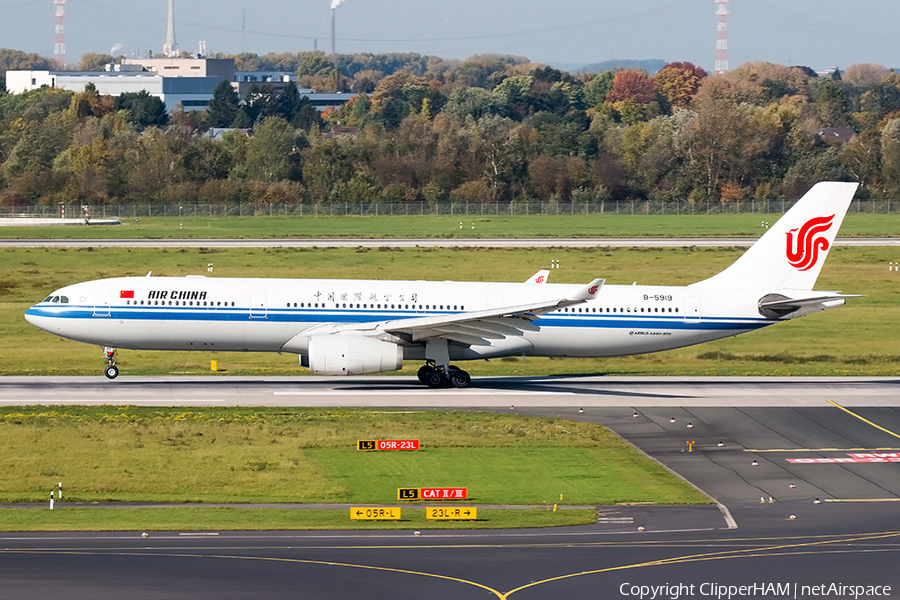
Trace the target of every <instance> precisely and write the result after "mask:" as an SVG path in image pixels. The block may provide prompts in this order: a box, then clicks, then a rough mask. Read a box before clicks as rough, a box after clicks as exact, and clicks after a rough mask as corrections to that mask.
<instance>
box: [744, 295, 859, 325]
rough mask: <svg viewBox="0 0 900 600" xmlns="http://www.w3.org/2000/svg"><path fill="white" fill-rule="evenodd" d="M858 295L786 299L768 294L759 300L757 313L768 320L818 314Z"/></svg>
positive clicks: (841, 304) (785, 297)
mask: <svg viewBox="0 0 900 600" xmlns="http://www.w3.org/2000/svg"><path fill="white" fill-rule="evenodd" d="M859 297H860V296H859V294H827V295H820V296H812V297H809V298H788V297H787V296H783V295H781V294H768V295H766V296H763V297H762V298H760V300H759V312H760V314H761V315H763V316H764V317H766V318H768V319H782V318H785V317H787V316H790V317H791V318H794V317H799V316H802V315H808V314H810V313H814V312H819V311H821V310H825V309H826V308H834V307H836V306H843V305H844V303H845V301H846V298H859Z"/></svg>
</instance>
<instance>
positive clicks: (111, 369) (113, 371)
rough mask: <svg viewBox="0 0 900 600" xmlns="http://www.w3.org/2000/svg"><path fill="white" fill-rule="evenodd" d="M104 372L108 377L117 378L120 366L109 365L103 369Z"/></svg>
mask: <svg viewBox="0 0 900 600" xmlns="http://www.w3.org/2000/svg"><path fill="white" fill-rule="evenodd" d="M103 374H104V375H106V378H107V379H115V378H116V377H118V376H119V367H117V366H116V365H109V366H108V367H106V369H104V370H103Z"/></svg>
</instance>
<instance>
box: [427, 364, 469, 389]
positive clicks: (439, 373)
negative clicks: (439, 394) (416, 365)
mask: <svg viewBox="0 0 900 600" xmlns="http://www.w3.org/2000/svg"><path fill="white" fill-rule="evenodd" d="M416 376H417V377H418V378H419V381H421V382H422V383H424V384H425V385H427V386H428V387H430V388H432V389H433V388H439V387H445V386H448V385H449V386H452V387H455V388H464V387H469V383H471V381H472V377H471V376H470V375H469V374H468V373H466V372H465V371H463V370H462V369H460V368H459V367H456V366H453V365H448V366H447V367H446V369H443V368H440V367H436V366H435V364H434V362H433V361H430V360H429V361H427V362H426V363H425V365H423V366H422V367H421V368H420V369H419V371H418V373H417V374H416Z"/></svg>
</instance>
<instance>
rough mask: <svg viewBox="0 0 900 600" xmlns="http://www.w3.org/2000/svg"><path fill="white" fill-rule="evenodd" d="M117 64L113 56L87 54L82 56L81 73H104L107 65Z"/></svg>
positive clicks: (79, 64) (94, 53)
mask: <svg viewBox="0 0 900 600" xmlns="http://www.w3.org/2000/svg"><path fill="white" fill-rule="evenodd" d="M112 62H115V58H113V56H112V55H111V54H97V53H96V52H86V53H84V54H82V55H81V61H80V62H79V63H78V70H79V71H103V70H104V69H105V68H106V65H108V64H110V63H112Z"/></svg>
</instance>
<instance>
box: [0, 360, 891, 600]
mask: <svg viewBox="0 0 900 600" xmlns="http://www.w3.org/2000/svg"><path fill="white" fill-rule="evenodd" d="M898 384H900V380H897V379H893V378H790V377H785V378H752V379H751V378H727V377H716V378H695V377H691V378H687V377H656V378H630V377H536V378H526V377H509V378H476V379H475V381H474V387H473V388H470V389H466V390H455V389H451V390H428V389H426V388H423V387H421V386H420V385H419V384H418V383H416V382H415V381H414V379H413V378H404V377H366V378H357V379H336V378H318V377H296V378H289V377H278V378H237V377H235V378H232V377H215V376H209V377H200V378H197V377H128V376H127V374H125V375H122V376H121V377H120V378H119V379H118V380H116V381H113V382H110V381H106V380H105V379H103V378H102V377H81V378H78V377H47V378H45V377H34V378H28V377H3V378H0V404H6V405H15V404H34V403H39V402H40V403H48V404H52V403H55V404H67V403H68V404H71V403H78V404H144V405H155V406H167V405H173V404H178V405H194V406H210V405H215V406H225V405H235V404H239V405H242V406H254V405H276V406H342V407H368V408H371V409H372V410H382V409H391V408H397V407H399V408H409V409H418V408H444V409H460V410H491V411H496V412H503V413H508V412H515V413H519V414H528V415H541V416H550V417H556V416H559V417H561V418H568V419H579V420H586V421H591V422H597V423H602V424H603V425H606V426H607V427H610V428H611V429H612V430H613V431H615V432H616V433H617V434H619V435H620V436H622V437H624V438H625V439H627V440H629V441H630V442H632V443H634V444H635V445H636V446H637V447H638V448H639V449H640V450H641V451H643V452H645V453H647V454H649V455H650V456H652V457H654V458H655V459H657V460H659V461H660V462H661V463H663V464H664V465H666V466H667V467H668V468H670V469H672V470H673V471H674V472H676V473H677V474H679V475H680V476H682V477H683V478H685V479H687V480H688V481H690V482H691V483H692V484H694V485H696V486H698V487H700V488H701V489H702V490H704V491H705V492H706V493H707V494H709V495H710V496H711V497H713V498H715V499H716V500H717V501H718V502H720V503H722V504H723V505H725V506H727V510H726V511H724V512H723V511H720V510H719V509H718V508H717V507H716V506H714V505H709V506H699V507H655V506H615V507H600V508H599V510H598V517H599V521H601V522H598V523H597V524H595V525H591V526H585V527H576V528H564V529H552V530H523V531H498V532H490V531H478V532H475V531H455V532H452V531H444V532H433V531H424V532H422V535H420V536H416V535H414V534H413V532H410V531H401V532H369V533H358V532H333V533H324V532H251V533H240V532H236V533H235V532H208V533H205V534H203V535H196V534H194V533H191V532H168V533H160V532H152V531H151V532H149V533H150V535H149V537H148V538H140V537H139V536H138V534H137V533H112V534H15V533H6V534H0V597H4V598H5V597H10V598H46V597H48V596H51V597H52V596H65V597H67V598H122V597H133V598H151V597H152V598H207V597H208V598H246V597H249V596H252V597H254V598H270V597H271V598H276V597H278V598H283V597H290V598H326V599H327V598H349V597H360V598H365V597H371V598H391V599H396V598H429V599H435V600H441V599H444V598H446V599H450V598H514V599H519V598H522V599H531V598H554V599H558V598H625V597H635V598H637V597H639V596H638V594H639V592H640V591H641V588H640V586H652V585H664V584H669V585H673V584H684V585H685V586H691V585H693V586H694V588H692V589H691V588H689V587H688V588H686V589H683V590H682V591H681V592H680V597H682V598H716V597H717V595H716V594H717V593H720V592H721V590H722V589H725V592H724V593H726V594H727V593H729V592H730V591H732V590H729V589H728V588H727V587H725V588H717V587H709V586H710V585H712V586H738V585H754V584H759V585H764V584H779V585H786V586H788V588H785V589H786V592H785V594H782V595H778V594H775V593H774V592H773V593H771V594H768V595H767V596H766V597H769V598H772V597H785V598H786V597H791V598H812V597H818V596H824V594H819V595H818V596H816V595H815V594H812V593H811V592H809V590H807V592H808V593H807V594H806V595H804V593H803V592H804V590H803V587H802V586H804V585H806V586H812V585H826V586H827V585H831V584H835V585H853V586H859V585H861V586H885V585H890V586H893V591H891V592H889V594H890V595H891V596H894V597H896V596H897V595H898V594H900V572H898V569H896V564H897V560H898V558H900V519H898V518H897V514H898V511H900V502H898V501H900V465H898V463H897V462H890V461H891V460H892V457H894V456H896V457H897V460H900V396H898V394H897V391H898ZM635 415H637V416H635ZM673 419H674V420H673ZM688 441H691V442H693V443H692V444H690V448H689V447H688V444H686V442H688ZM720 443H721V445H720ZM798 459H800V460H798ZM873 461H874V462H873ZM754 462H755V463H756V464H754ZM770 497H771V501H770V500H769V498H770ZM761 499H762V502H760V500H761ZM816 499H818V500H819V502H818V503H816V502H814V501H815V500H816ZM792 515H793V516H794V517H795V518H793V519H792V518H791V516H792ZM735 525H736V526H737V528H736V529H734V528H731V529H730V528H729V527H733V526H735ZM638 526H643V527H644V531H643V532H639V531H638ZM182 534H190V535H182ZM623 584H628V585H626V586H625V587H624V588H623V587H622V586H623ZM704 584H706V585H707V587H706V588H701V587H700V586H701V585H704ZM632 586H638V587H632ZM795 586H796V587H795ZM717 590H718V591H717ZM733 591H734V593H733V594H732V595H731V598H745V597H760V596H761V594H760V593H759V592H757V593H756V594H755V596H753V595H751V594H750V593H749V592H748V591H747V590H744V592H743V593H738V592H739V590H733ZM782 591H784V590H782ZM881 591H882V592H884V590H883V589H882V590H881ZM670 593H671V590H670ZM873 593H875V592H872V591H871V590H870V593H869V595H860V596H859V597H863V598H875V597H884V596H883V595H882V596H876V595H873ZM853 595H854V594H853V593H849V592H847V591H846V590H845V591H844V593H842V594H832V595H830V596H829V597H834V598H848V597H853ZM646 597H647V598H649V596H646ZM657 597H659V596H657ZM664 597H668V595H666V596H664ZM724 597H727V596H723V598H724ZM888 597H890V596H888Z"/></svg>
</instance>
